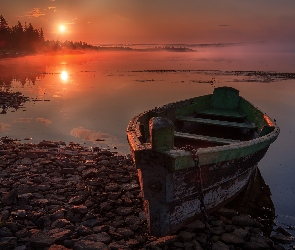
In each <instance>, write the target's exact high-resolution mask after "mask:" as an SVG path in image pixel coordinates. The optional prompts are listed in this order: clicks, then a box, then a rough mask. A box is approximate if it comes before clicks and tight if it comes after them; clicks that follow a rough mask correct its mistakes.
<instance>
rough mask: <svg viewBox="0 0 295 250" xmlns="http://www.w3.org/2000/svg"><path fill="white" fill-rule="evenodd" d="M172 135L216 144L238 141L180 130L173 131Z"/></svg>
mask: <svg viewBox="0 0 295 250" xmlns="http://www.w3.org/2000/svg"><path fill="white" fill-rule="evenodd" d="M174 136H175V137H178V138H182V139H192V140H199V141H207V142H213V143H218V144H231V143H235V142H240V141H239V140H232V139H224V138H218V137H212V136H204V135H195V134H188V133H182V132H174Z"/></svg>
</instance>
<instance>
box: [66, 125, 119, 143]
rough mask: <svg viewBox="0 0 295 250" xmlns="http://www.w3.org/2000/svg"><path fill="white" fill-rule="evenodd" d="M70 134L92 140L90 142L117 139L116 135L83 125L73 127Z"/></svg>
mask: <svg viewBox="0 0 295 250" xmlns="http://www.w3.org/2000/svg"><path fill="white" fill-rule="evenodd" d="M70 135H72V136H74V137H78V138H80V139H82V140H84V141H90V142H99V141H106V140H108V141H113V140H115V137H114V136H112V135H110V134H107V133H102V132H98V131H95V130H89V129H85V128H82V127H79V128H74V129H72V131H71V132H70Z"/></svg>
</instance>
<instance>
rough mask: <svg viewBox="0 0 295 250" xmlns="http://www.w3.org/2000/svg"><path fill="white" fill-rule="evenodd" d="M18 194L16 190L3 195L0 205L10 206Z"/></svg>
mask: <svg viewBox="0 0 295 250" xmlns="http://www.w3.org/2000/svg"><path fill="white" fill-rule="evenodd" d="M17 195H18V192H17V190H16V189H13V190H11V191H10V192H8V193H6V194H4V195H3V196H2V198H1V203H2V204H3V205H11V204H12V203H14V202H15V200H16V198H17Z"/></svg>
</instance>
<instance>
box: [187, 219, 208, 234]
mask: <svg viewBox="0 0 295 250" xmlns="http://www.w3.org/2000/svg"><path fill="white" fill-rule="evenodd" d="M185 227H186V228H187V229H193V230H197V231H202V230H204V228H205V224H204V223H203V222H202V221H201V220H196V221H194V222H192V223H190V224H188V225H186V226H185Z"/></svg>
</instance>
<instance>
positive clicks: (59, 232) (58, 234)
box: [49, 228, 73, 242]
mask: <svg viewBox="0 0 295 250" xmlns="http://www.w3.org/2000/svg"><path fill="white" fill-rule="evenodd" d="M72 234H73V232H72V231H71V230H68V229H62V228H55V229H53V230H50V231H49V235H50V237H51V238H53V239H54V242H61V241H63V240H66V239H68V238H70V237H71V235H72Z"/></svg>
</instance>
